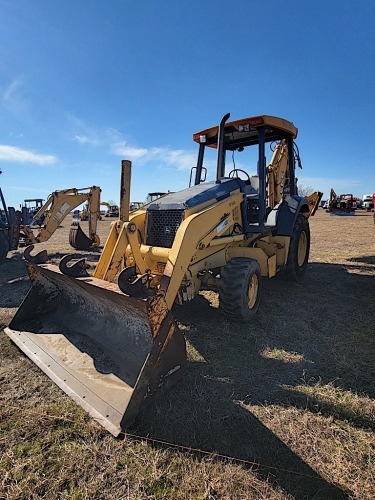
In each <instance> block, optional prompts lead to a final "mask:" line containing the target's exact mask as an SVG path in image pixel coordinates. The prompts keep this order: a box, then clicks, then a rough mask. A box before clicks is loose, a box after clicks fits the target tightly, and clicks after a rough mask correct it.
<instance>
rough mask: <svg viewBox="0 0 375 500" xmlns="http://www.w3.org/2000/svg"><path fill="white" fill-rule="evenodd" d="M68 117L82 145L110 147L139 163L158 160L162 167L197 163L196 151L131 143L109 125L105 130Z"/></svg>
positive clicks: (186, 166)
mask: <svg viewBox="0 0 375 500" xmlns="http://www.w3.org/2000/svg"><path fill="white" fill-rule="evenodd" d="M68 119H69V121H70V123H71V126H72V128H73V129H74V130H75V133H74V135H73V140H75V141H77V142H79V143H80V144H82V146H86V145H87V146H101V147H104V148H108V149H109V151H110V153H111V154H114V155H116V156H121V157H122V158H123V159H127V160H132V161H136V162H137V164H138V165H144V164H146V163H148V162H158V164H159V166H160V167H161V168H163V166H164V167H165V168H175V169H176V170H190V169H191V167H192V166H195V164H196V153H193V152H189V151H184V150H182V149H170V148H169V147H167V146H162V147H147V146H146V147H144V146H138V145H134V144H129V142H128V141H127V140H126V138H125V137H124V135H123V134H122V133H121V132H120V131H119V130H117V129H115V128H110V127H109V128H107V129H106V130H105V131H100V130H99V129H96V128H95V127H92V126H89V125H87V124H86V123H85V122H83V121H82V120H80V119H79V118H77V117H75V116H72V115H68Z"/></svg>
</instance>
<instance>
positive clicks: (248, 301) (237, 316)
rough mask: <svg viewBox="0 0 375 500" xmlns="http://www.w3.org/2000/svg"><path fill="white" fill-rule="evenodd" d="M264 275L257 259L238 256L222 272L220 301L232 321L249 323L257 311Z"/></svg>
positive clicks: (223, 311)
mask: <svg viewBox="0 0 375 500" xmlns="http://www.w3.org/2000/svg"><path fill="white" fill-rule="evenodd" d="M261 280H262V276H261V273H260V267H259V264H258V262H257V261H256V260H254V259H248V258H246V257H236V258H234V259H232V260H230V261H229V262H228V263H227V265H226V266H225V267H224V269H223V271H222V273H221V280H220V288H219V301H220V302H219V303H220V309H221V312H222V313H223V314H224V316H225V317H226V318H227V319H228V320H230V321H236V322H240V323H247V322H248V321H250V319H251V318H252V317H253V316H254V314H255V313H256V312H257V310H258V307H259V301H260V289H261Z"/></svg>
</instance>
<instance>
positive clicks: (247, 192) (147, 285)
mask: <svg viewBox="0 0 375 500" xmlns="http://www.w3.org/2000/svg"><path fill="white" fill-rule="evenodd" d="M228 118H229V114H228V115H225V116H224V117H223V118H222V120H221V122H220V124H219V125H215V126H213V127H210V128H208V129H204V130H201V131H199V132H197V133H196V134H194V135H193V140H194V141H195V142H196V143H198V145H199V150H198V158H197V164H196V167H194V169H193V172H192V174H193V173H194V185H192V186H191V187H189V188H187V189H185V190H183V191H180V192H175V193H169V194H167V195H166V196H164V197H162V198H159V199H157V200H155V201H154V202H151V203H149V204H148V205H146V206H144V207H141V208H140V209H139V210H136V211H133V212H131V213H129V200H130V176H131V164H130V162H128V161H123V162H122V182H121V196H120V200H121V201H120V217H119V220H117V221H114V222H113V223H112V224H111V229H110V233H109V236H108V238H107V241H106V243H105V246H104V249H103V252H102V254H101V257H100V260H99V262H98V264H97V267H96V269H95V271H94V273H93V275H92V276H89V275H88V274H87V270H86V266H85V264H84V261H83V260H80V261H78V262H76V261H75V260H74V259H73V258H72V257H71V256H66V257H64V258H63V259H62V260H61V262H60V265H59V268H58V267H57V266H54V265H51V264H43V265H35V264H33V263H32V262H27V266H28V270H29V275H30V279H31V282H32V287H31V290H30V292H29V294H28V295H27V297H26V299H25V300H24V302H23V303H22V305H21V306H20V308H19V310H18V312H17V313H16V315H15V317H14V318H13V320H12V322H11V324H10V326H9V327H8V328H7V329H6V330H5V331H6V333H7V334H8V335H9V336H10V338H11V339H12V340H13V341H14V342H15V343H16V344H17V345H18V346H19V347H20V349H22V350H23V351H24V352H25V353H26V354H27V355H28V356H29V357H30V358H31V359H32V360H33V361H34V362H35V363H36V364H37V365H38V366H39V367H40V368H41V369H42V370H43V371H44V372H45V373H47V375H49V376H50V377H51V378H52V379H53V380H54V381H55V382H56V383H57V384H58V385H59V386H60V387H61V388H62V389H63V390H64V391H65V392H66V393H67V394H69V395H70V396H71V397H72V398H73V399H74V400H75V401H76V402H77V403H79V404H80V405H81V406H82V407H83V408H84V409H85V410H86V411H88V412H89V413H90V414H91V415H92V416H93V417H94V418H95V419H96V420H97V421H98V422H100V423H101V424H102V425H103V426H104V427H105V428H106V429H108V430H109V431H110V432H111V433H112V434H114V435H118V434H119V433H120V432H121V430H123V429H125V428H127V427H128V426H129V425H131V424H132V422H133V421H134V419H135V418H136V416H137V414H138V413H139V412H140V411H141V410H142V409H143V408H144V407H145V406H147V404H149V403H150V401H152V400H153V399H154V398H155V397H156V396H157V395H158V394H160V393H161V392H162V391H163V390H165V389H167V388H168V387H170V386H171V385H172V384H173V383H175V382H176V380H178V378H179V377H181V375H182V374H183V372H184V371H185V369H186V367H187V362H186V346H185V340H184V337H183V335H182V333H181V331H180V330H179V328H178V326H177V324H176V322H175V320H174V319H173V315H172V312H171V310H172V307H173V305H174V304H175V303H179V304H183V303H185V302H187V301H189V300H192V299H193V298H194V297H195V296H196V295H197V294H198V293H199V291H200V290H205V289H210V290H217V291H218V292H219V302H220V310H221V312H222V313H223V315H224V317H225V318H227V319H228V320H229V321H239V322H248V321H251V319H252V317H253V316H254V314H256V313H257V310H258V307H259V303H260V299H261V294H262V293H261V290H262V280H263V279H268V278H272V277H274V276H275V275H276V274H278V273H280V274H283V275H284V277H286V278H289V279H299V278H300V277H301V276H302V275H303V274H304V273H305V271H306V267H307V263H308V258H309V248H310V230H309V220H308V218H309V216H310V214H311V213H313V212H314V206H313V203H309V201H308V200H307V199H306V198H304V197H301V196H298V194H297V187H296V177H295V168H296V166H301V162H300V159H299V153H298V149H297V148H296V145H295V143H294V139H295V138H296V136H297V128H296V127H295V126H294V125H293V123H291V122H289V121H287V120H284V119H282V118H277V117H273V116H265V115H262V116H255V117H250V118H244V119H241V120H236V121H231V122H228ZM268 143H270V144H273V145H274V146H273V148H272V150H273V151H272V158H271V160H270V162H269V163H267V161H266V144H268ZM247 148H250V149H251V148H252V149H253V150H254V151H256V153H257V155H256V157H257V172H256V175H250V174H249V173H248V172H247V171H245V170H244V169H242V168H241V169H239V168H237V167H236V165H235V161H234V156H235V155H240V154H241V153H242V151H244V150H246V149H247ZM210 150H211V151H213V150H216V152H217V161H216V165H217V167H216V176H215V179H214V180H213V181H210V182H205V181H203V179H204V178H205V166H204V162H205V153H206V152H207V151H210ZM228 157H229V158H230V157H231V158H232V162H230V160H229V161H227V160H228ZM228 164H229V166H228ZM191 178H192V177H191ZM318 198H319V196H318V195H317V197H316V200H317V201H316V204H317V203H318ZM73 257H74V256H73Z"/></svg>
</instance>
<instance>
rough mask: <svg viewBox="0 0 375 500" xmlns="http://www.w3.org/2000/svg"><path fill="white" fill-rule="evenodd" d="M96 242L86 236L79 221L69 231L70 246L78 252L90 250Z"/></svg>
mask: <svg viewBox="0 0 375 500" xmlns="http://www.w3.org/2000/svg"><path fill="white" fill-rule="evenodd" d="M94 243H95V242H94V241H93V240H92V239H91V238H89V237H88V236H86V235H85V233H84V232H83V230H82V228H81V226H80V225H79V221H73V222H72V225H71V226H70V231H69V244H70V245H71V246H72V247H73V248H75V249H76V250H90V247H92V246H93V245H94Z"/></svg>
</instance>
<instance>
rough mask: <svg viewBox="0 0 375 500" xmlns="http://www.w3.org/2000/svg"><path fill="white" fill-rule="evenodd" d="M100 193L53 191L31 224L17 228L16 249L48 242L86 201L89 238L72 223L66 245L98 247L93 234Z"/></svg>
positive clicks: (94, 189)
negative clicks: (18, 239)
mask: <svg viewBox="0 0 375 500" xmlns="http://www.w3.org/2000/svg"><path fill="white" fill-rule="evenodd" d="M100 191H101V190H100V188H99V187H97V186H92V187H88V188H70V189H64V190H61V191H54V192H53V193H52V194H50V195H49V197H48V199H47V201H46V202H45V203H44V205H43V206H41V207H40V209H39V210H38V211H37V213H36V214H35V215H34V216H33V219H32V222H31V224H26V223H25V222H24V224H23V225H21V227H20V241H19V246H27V245H34V244H35V243H41V242H44V241H47V240H49V238H50V237H51V236H52V235H53V233H54V232H55V231H56V229H57V228H58V227H59V225H60V224H61V222H62V221H63V220H64V219H65V217H66V216H67V215H68V214H70V213H71V211H72V210H74V208H76V207H78V206H79V205H81V204H82V203H84V202H87V212H88V220H89V236H86V235H85V234H84V232H83V231H82V229H81V227H80V225H79V222H78V221H75V222H73V224H72V227H71V230H70V234H69V242H70V244H71V246H72V247H73V248H76V249H77V250H88V249H89V248H90V247H91V246H93V247H96V246H99V244H100V239H99V236H98V235H97V234H96V227H97V222H98V216H99V213H100V210H99V207H100Z"/></svg>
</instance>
